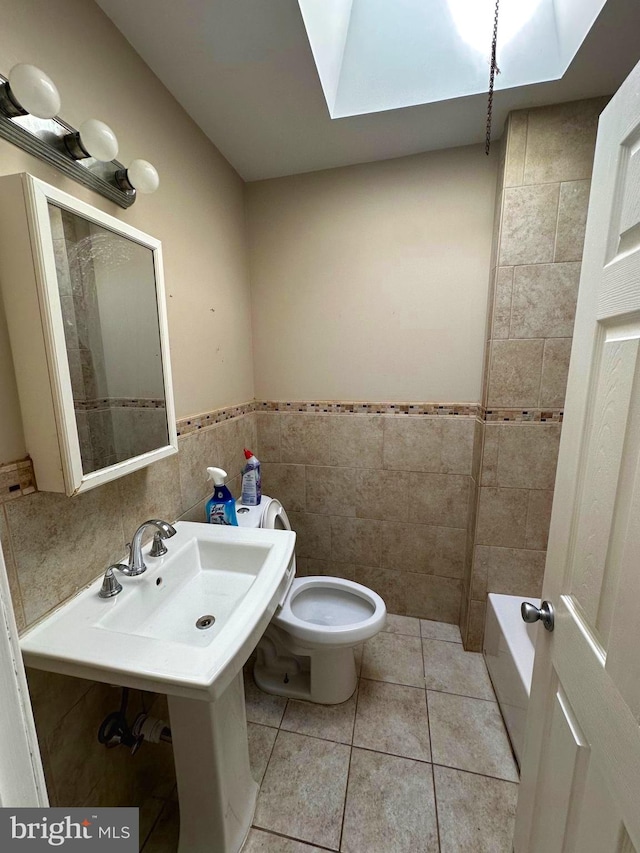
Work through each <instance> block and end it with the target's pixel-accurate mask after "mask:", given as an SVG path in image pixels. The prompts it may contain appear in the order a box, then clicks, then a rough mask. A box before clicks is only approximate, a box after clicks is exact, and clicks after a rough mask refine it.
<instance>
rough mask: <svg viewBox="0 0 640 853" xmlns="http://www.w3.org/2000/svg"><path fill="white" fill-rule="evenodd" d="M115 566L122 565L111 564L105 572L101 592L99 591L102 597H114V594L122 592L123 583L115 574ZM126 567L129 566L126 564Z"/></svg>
mask: <svg viewBox="0 0 640 853" xmlns="http://www.w3.org/2000/svg"><path fill="white" fill-rule="evenodd" d="M114 568H117V569H119V568H120V566H119V565H118V566H109V568H108V569H107V571H106V572H105V573H104V578H103V580H102V587H101V588H100V592H99V593H98V595H99V596H100V598H113V596H114V595H117V594H118V593H119V592H122V584H121V583H120V582H119V581H118V578H117V577H116V576H115V575H114V573H113V570H114ZM125 568H128V566H125Z"/></svg>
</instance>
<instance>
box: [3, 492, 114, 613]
mask: <svg viewBox="0 0 640 853" xmlns="http://www.w3.org/2000/svg"><path fill="white" fill-rule="evenodd" d="M5 512H6V513H7V521H8V525H9V533H10V536H11V542H12V545H13V555H14V559H15V563H16V569H17V572H18V578H19V581H20V589H21V591H22V603H23V607H24V613H25V619H26V621H27V624H32V623H33V622H35V621H36V620H37V619H39V618H40V617H41V616H43V615H44V614H45V613H47V612H48V611H49V610H51V609H52V608H53V607H55V606H56V605H58V604H60V603H61V602H62V601H64V600H65V599H67V598H69V597H70V596H71V595H73V594H74V593H75V592H77V591H78V590H79V589H81V588H82V587H83V586H85V584H87V583H89V582H90V581H92V580H93V579H94V578H96V577H97V576H98V575H99V574H101V573H102V572H104V570H105V569H106V568H107V566H108V565H110V564H111V563H114V562H116V561H118V560H121V559H122V558H123V557H124V555H125V540H124V534H123V531H122V521H121V516H120V501H119V492H118V484H117V483H116V482H113V483H108V484H107V485H105V486H99V487H98V488H96V489H92V490H91V491H89V492H85V493H83V494H81V495H76V496H75V497H73V498H68V497H66V495H57V494H54V493H52V492H36V493H35V494H33V495H28V496H26V497H22V498H20V500H16V501H10V502H9V503H7V504H5Z"/></svg>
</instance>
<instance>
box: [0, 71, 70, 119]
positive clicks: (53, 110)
mask: <svg viewBox="0 0 640 853" xmlns="http://www.w3.org/2000/svg"><path fill="white" fill-rule="evenodd" d="M9 87H10V88H11V93H12V94H13V96H14V98H15V100H16V101H18V103H19V104H20V106H21V107H22V108H23V109H25V110H26V111H27V112H28V113H31V115H33V116H36V117H37V118H53V117H54V116H55V115H57V114H58V113H59V112H60V94H59V92H58V90H57V89H56V86H55V83H54V82H53V80H52V79H51V78H50V77H48V76H47V75H46V74H45V73H44V71H41V70H40V69H39V68H36V66H35V65H26V64H25V63H20V64H19V65H14V66H13V68H12V69H11V71H10V72H9Z"/></svg>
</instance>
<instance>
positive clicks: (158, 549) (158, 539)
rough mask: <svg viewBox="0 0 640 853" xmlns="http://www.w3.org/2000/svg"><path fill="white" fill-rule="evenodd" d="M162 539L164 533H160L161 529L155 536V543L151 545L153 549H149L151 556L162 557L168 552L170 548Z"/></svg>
mask: <svg viewBox="0 0 640 853" xmlns="http://www.w3.org/2000/svg"><path fill="white" fill-rule="evenodd" d="M165 538H166V537H165ZM162 539H163V536H162V533H160V531H158V532H157V533H156V535H155V536H154V537H153V545H152V546H151V550H150V551H149V556H150V557H162V556H163V555H164V554H166V553H167V551H168V548H167V546H166V545H165V544H164V542H163V541H162Z"/></svg>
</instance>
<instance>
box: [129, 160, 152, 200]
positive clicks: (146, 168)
mask: <svg viewBox="0 0 640 853" xmlns="http://www.w3.org/2000/svg"><path fill="white" fill-rule="evenodd" d="M127 179H128V181H129V183H130V184H131V186H132V187H133V188H134V189H135V190H136V191H137V192H139V193H154V192H155V191H156V190H157V189H158V187H159V186H160V178H159V176H158V173H157V172H156V169H155V166H152V165H151V163H149V162H148V161H147V160H133V161H132V163H131V165H130V166H129V168H128V169H127Z"/></svg>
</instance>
